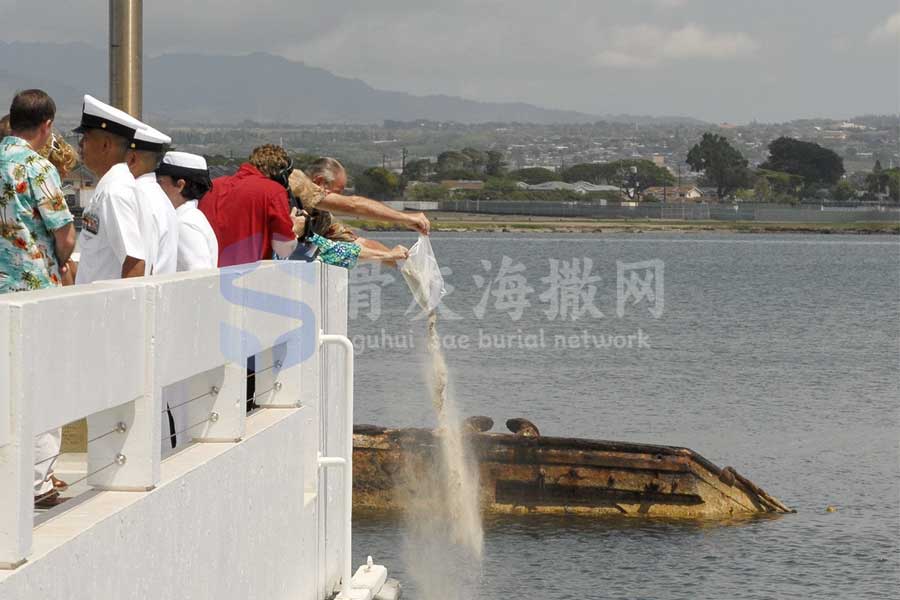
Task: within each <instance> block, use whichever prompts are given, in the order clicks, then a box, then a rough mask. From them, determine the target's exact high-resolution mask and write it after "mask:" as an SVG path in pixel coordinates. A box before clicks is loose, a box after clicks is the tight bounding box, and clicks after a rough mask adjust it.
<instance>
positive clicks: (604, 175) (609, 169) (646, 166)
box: [561, 158, 675, 187]
mask: <svg viewBox="0 0 900 600" xmlns="http://www.w3.org/2000/svg"><path fill="white" fill-rule="evenodd" d="M631 167H635V168H636V169H637V179H638V181H640V182H641V185H642V186H643V187H651V186H662V185H675V176H674V175H672V173H671V172H670V171H669V170H668V169H666V168H665V167H660V166H659V165H657V164H656V163H654V162H653V161H650V160H645V159H642V158H638V159H635V158H629V159H625V160H614V161H612V162H608V163H582V164H577V165H572V166H571V167H569V168H568V169H566V170H564V171H563V172H562V173H561V176H562V179H563V181H568V182H569V183H575V182H576V181H587V182H589V183H595V184H608V185H616V186H622V185H623V183H624V181H625V179H626V178H627V177H628V174H629V173H630V172H631Z"/></svg>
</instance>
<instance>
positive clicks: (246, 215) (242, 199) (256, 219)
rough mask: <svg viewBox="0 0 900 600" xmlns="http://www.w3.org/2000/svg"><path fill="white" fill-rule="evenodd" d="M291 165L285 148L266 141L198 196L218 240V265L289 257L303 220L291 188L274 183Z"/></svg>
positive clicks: (300, 230)
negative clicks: (292, 204)
mask: <svg viewBox="0 0 900 600" xmlns="http://www.w3.org/2000/svg"><path fill="white" fill-rule="evenodd" d="M290 165H291V160H290V158H289V157H288V155H287V152H285V150H284V148H282V147H281V146H274V145H271V144H266V145H264V146H260V147H258V148H255V149H254V150H253V152H251V153H250V158H249V160H248V162H245V163H244V164H242V165H241V168H240V169H238V171H237V173H235V174H234V175H231V176H226V177H218V178H216V179H215V180H214V181H213V186H212V189H211V190H210V191H209V192H207V193H206V195H205V196H203V198H202V199H201V200H200V210H201V211H202V212H203V214H204V215H206V219H207V220H208V221H209V224H210V225H211V226H212V228H213V231H214V232H215V234H216V239H217V240H218V242H219V267H228V266H231V265H241V264H245V263H252V262H256V261H258V260H270V259H271V258H272V252H273V251H274V252H275V254H278V256H282V257H287V256H290V255H291V252H293V251H294V248H295V247H296V246H297V236H298V235H301V234H302V233H303V226H304V224H305V219H304V217H303V216H301V215H300V214H299V213H298V212H297V210H296V209H291V207H290V203H289V200H288V195H287V190H286V189H285V186H284V185H282V184H281V183H278V182H276V181H273V179H272V178H273V177H278V176H279V175H280V174H281V173H282V172H284V171H285V169H287V168H288V167H289V166H290Z"/></svg>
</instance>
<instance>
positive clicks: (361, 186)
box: [355, 167, 400, 200]
mask: <svg viewBox="0 0 900 600" xmlns="http://www.w3.org/2000/svg"><path fill="white" fill-rule="evenodd" d="M355 183H356V191H357V192H358V193H359V194H361V195H363V196H368V197H370V198H376V199H378V200H390V199H392V198H395V197H396V196H397V194H398V192H399V191H400V178H399V177H398V176H397V174H396V173H393V172H392V171H388V170H387V169H385V168H382V167H371V168H369V169H366V170H365V171H363V172H362V174H361V175H359V176H357V177H356V179H355Z"/></svg>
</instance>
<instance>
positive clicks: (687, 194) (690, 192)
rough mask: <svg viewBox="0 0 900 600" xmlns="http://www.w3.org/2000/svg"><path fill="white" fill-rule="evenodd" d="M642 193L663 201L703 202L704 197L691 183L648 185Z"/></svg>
mask: <svg viewBox="0 0 900 600" xmlns="http://www.w3.org/2000/svg"><path fill="white" fill-rule="evenodd" d="M643 194H644V196H653V197H654V198H656V199H657V200H660V201H665V202H703V199H704V195H703V192H701V191H700V188H698V187H697V186H693V185H683V186H681V187H676V186H669V187H649V188H647V189H645V190H644V192H643Z"/></svg>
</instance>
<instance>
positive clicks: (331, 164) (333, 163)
mask: <svg viewBox="0 0 900 600" xmlns="http://www.w3.org/2000/svg"><path fill="white" fill-rule="evenodd" d="M340 173H346V171H345V170H344V165H342V164H341V163H340V161H338V160H337V159H336V158H330V157H328V156H323V157H322V158H320V159H318V160H316V161H314V162H313V163H312V164H311V165H309V167H308V168H307V169H306V174H307V175H309V178H310V179H313V178H314V177H317V176H319V175H321V176H322V179H324V180H325V182H326V183H333V182H334V180H335V178H337V176H338V175H339V174H340Z"/></svg>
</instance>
